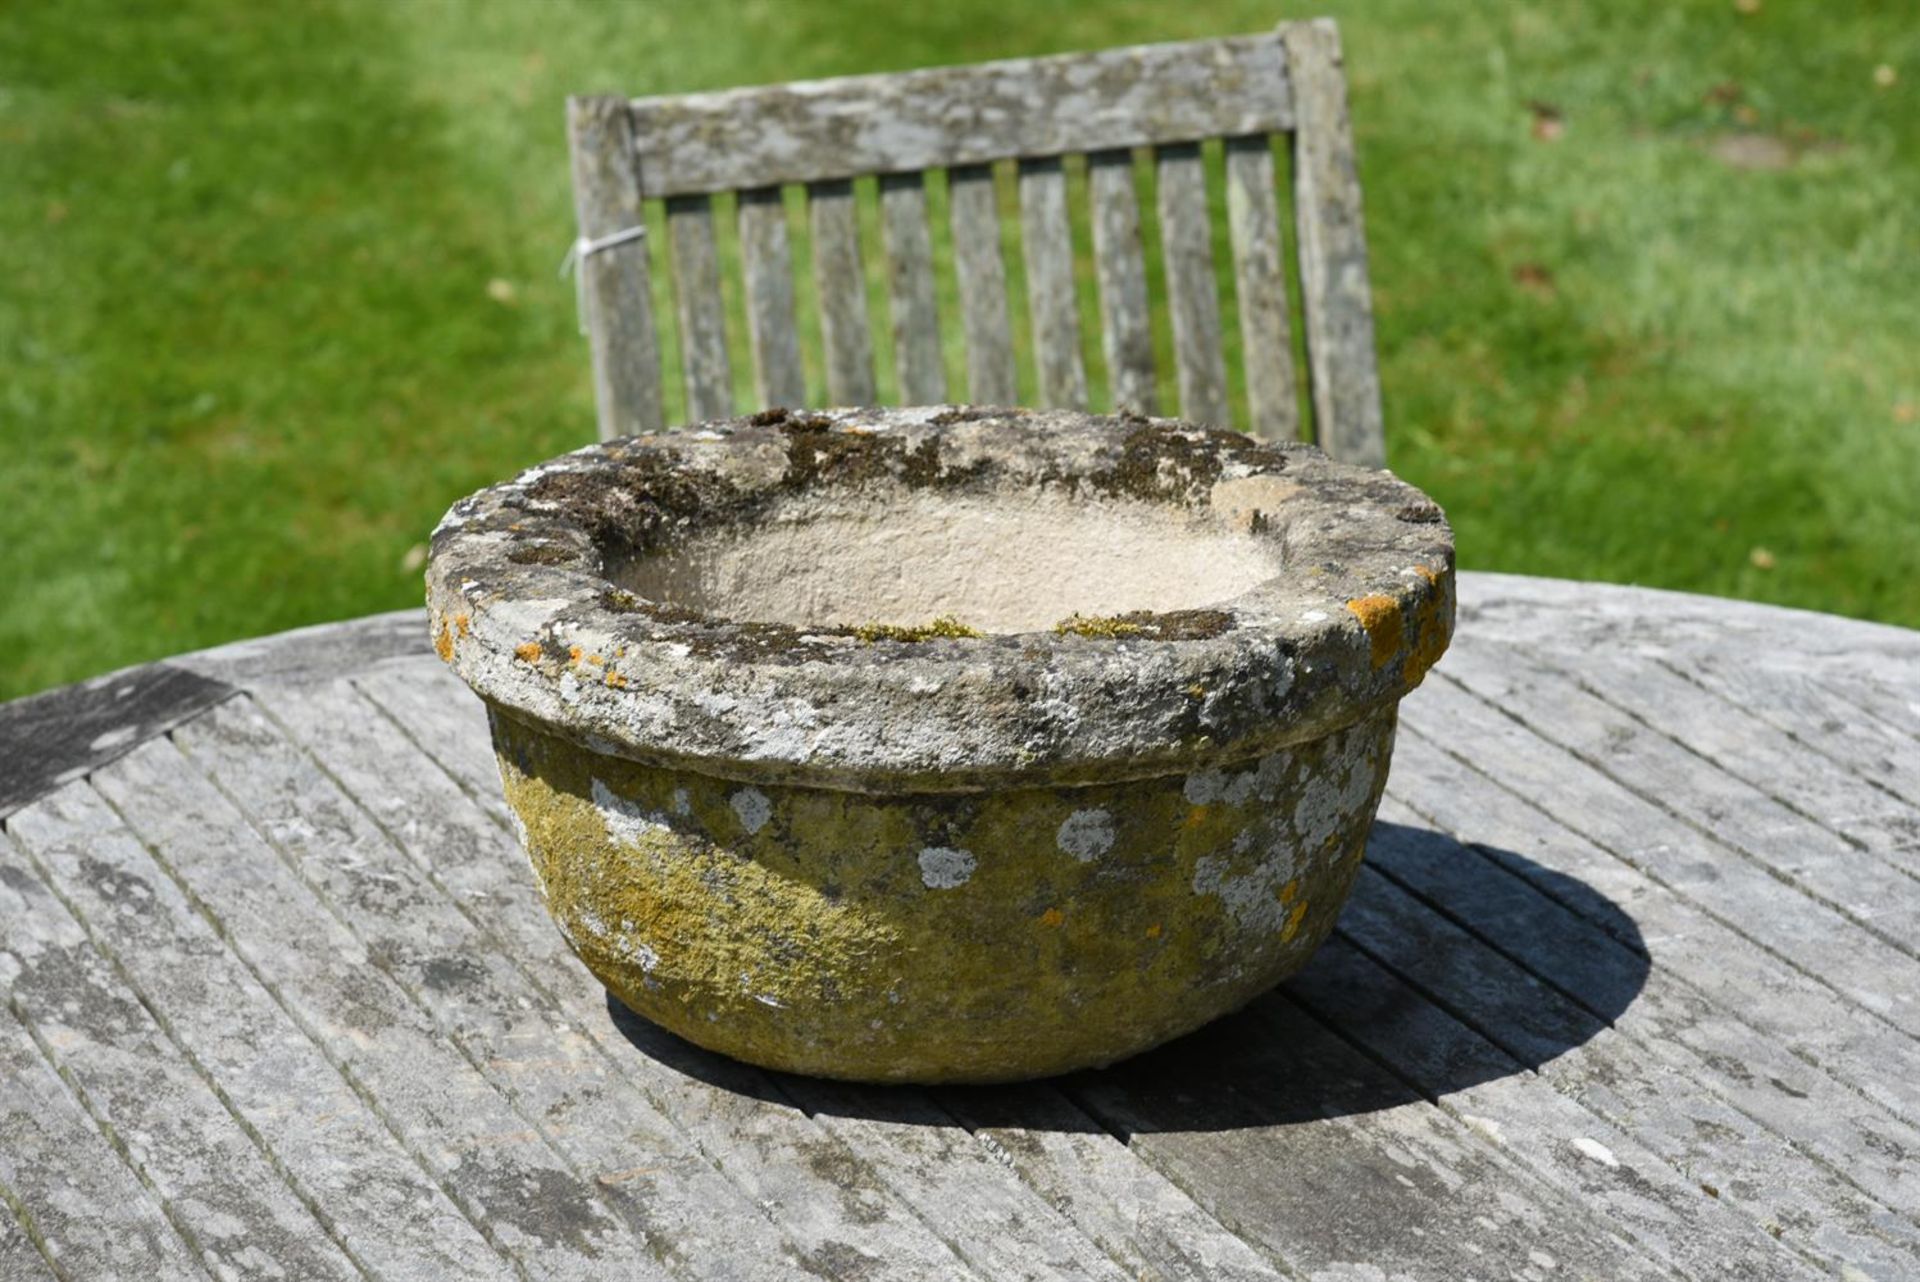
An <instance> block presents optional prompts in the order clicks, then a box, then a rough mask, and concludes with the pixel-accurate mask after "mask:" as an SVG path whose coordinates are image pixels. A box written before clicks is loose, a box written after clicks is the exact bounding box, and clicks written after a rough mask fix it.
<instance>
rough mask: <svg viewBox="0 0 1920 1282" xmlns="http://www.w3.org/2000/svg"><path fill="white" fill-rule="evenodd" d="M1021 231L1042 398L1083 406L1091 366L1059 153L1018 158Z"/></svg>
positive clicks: (1048, 403) (1055, 404)
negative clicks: (1083, 347) (1083, 343)
mask: <svg viewBox="0 0 1920 1282" xmlns="http://www.w3.org/2000/svg"><path fill="white" fill-rule="evenodd" d="M1020 235H1021V241H1022V246H1023V248H1024V250H1025V253H1026V263H1027V306H1028V308H1029V309H1030V311H1031V313H1032V316H1033V346H1034V356H1035V363H1036V364H1037V365H1038V367H1039V370H1040V400H1041V403H1042V405H1044V406H1045V407H1047V408H1049V409H1075V410H1082V409H1085V408H1086V407H1087V366H1086V361H1085V359H1084V358H1083V357H1082V356H1081V354H1080V308H1079V303H1078V300H1077V299H1076V298H1075V295H1074V288H1073V233H1072V229H1071V228H1070V227H1069V225H1068V223H1067V174H1066V169H1065V168H1064V167H1063V166H1062V165H1061V163H1060V161H1059V160H1058V159H1057V158H1048V159H1040V160H1023V161H1021V162H1020Z"/></svg>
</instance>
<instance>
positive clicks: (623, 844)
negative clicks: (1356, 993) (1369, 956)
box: [427, 408, 1454, 1082]
mask: <svg viewBox="0 0 1920 1282" xmlns="http://www.w3.org/2000/svg"><path fill="white" fill-rule="evenodd" d="M427 577H428V587H429V601H430V604H431V606H432V614H433V636H434V643H435V646H436V647H437V648H438V650H439V653H440V655H441V657H442V658H444V659H445V660H446V661H447V662H448V663H450V664H451V665H452V666H453V668H454V670H455V671H456V672H458V673H459V674H460V676H461V677H462V678H463V679H465V680H466V682H467V683H468V684H469V685H471V686H472V687H473V688H474V690H476V691H477V692H478V693H479V694H480V696H481V698H482V699H484V700H485V701H486V703H487V706H488V708H489V709H490V711H491V715H492V725H493V737H494V744H495V748H496V751H497V753H498V756H499V759H500V769H501V774H502V777H503V779H504V781H505V787H506V794H507V800H508V802H509V804H510V806H511V808H512V812H513V813H514V814H515V815H516V816H517V817H518V821H519V825H520V827H521V829H522V836H523V840H524V844H525V846H526V849H527V853H528V856H529V858H530V860H531V863H532V865H533V870H534V874H535V877H536V879H537V880H538V882H539V885H540V889H541V892H542V893H543V894H544V895H545V897H546V901H547V905H548V907H549V909H550V910H551V911H552V913H553V916H554V918H555V920H556V921H557V922H558V923H559V925H560V928H561V930H562V931H563V932H565V935H566V937H567V939H568V941H569V942H570V943H571V944H572V946H573V948H574V950H575V952H576V953H578V954H579V956H580V958H581V960H582V961H584V962H585V963H586V964H587V966H588V968H589V969H591V970H592V971H593V973H594V974H595V975H597V976H598V977H599V978H600V979H601V980H602V981H603V982H604V983H605V984H606V985H607V987H608V988H610V989H611V990H612V991H613V992H614V993H615V994H616V995H618V997H619V998H620V999H621V1000H622V1001H623V1002H625V1003H626V1004H627V1005H628V1006H630V1007H632V1008H633V1010H635V1011H636V1012H638V1013H639V1014H641V1015H643V1016H645V1017H646V1018H647V1019H650V1020H653V1021H654V1022H656V1023H658V1024H661V1025H663V1026H665V1027H666V1028H668V1029H670V1030H672V1031H673V1032H675V1033H678V1034H679V1035H681V1036H682V1037H685V1038H687V1039H688V1040H689V1041H692V1042H696V1043H698V1044H699V1045H701V1046H705V1047H708V1048H711V1049H713V1050H717V1051H721V1052H724V1053H726V1054H728V1055H733V1056H737V1057H738V1058H740V1059H744V1060H749V1061H751V1062H753V1063H756V1064H761V1065H765V1066H767V1067H770V1068H777V1069H785V1070H789V1071H793V1072H799V1073H810V1074H818V1075H822V1076H828V1077H842V1078H852V1079H860V1080H869V1081H910V1082H960V1081H970V1082H985V1081H1004V1080H1009V1079H1015V1078H1026V1077H1035V1076H1041V1075H1045V1074H1051V1073H1058V1072H1063V1071H1066V1070H1069V1069H1074V1068H1079V1067H1083V1066H1087V1065H1098V1064H1105V1063H1108V1062H1111V1061H1113V1060H1116V1059H1119V1058H1121V1057H1123V1056H1126V1055H1131V1054H1133V1053H1135V1052H1137V1051H1141V1050H1145V1049H1146V1048H1148V1047H1150V1046H1154V1045H1157V1044H1158V1043H1161V1042H1164V1041H1166V1040H1167V1039H1169V1038H1172V1037H1176V1036H1178V1035H1180V1034H1181V1033H1184V1032H1187V1031H1188V1030H1190V1029H1193V1028H1195V1027H1198V1026H1199V1025H1200V1024H1202V1023H1205V1022H1206V1021H1208V1020H1210V1019H1213V1018H1214V1017H1216V1016H1218V1015H1221V1014H1223V1013H1225V1012H1227V1011H1231V1010H1233V1009H1235V1008H1236V1007H1238V1006H1240V1005H1242V1004H1243V1003H1245V1002H1247V1001H1248V1000H1250V999H1251V998H1253V997H1254V996H1256V995H1257V994H1259V993H1261V992H1263V991H1265V990H1266V989H1268V988H1270V987H1272V986H1273V985H1274V984H1275V983H1277V982H1278V981H1280V980H1281V979H1284V978H1285V977H1286V976H1288V975H1290V974H1292V973H1293V972H1294V971H1295V970H1297V969H1298V968H1299V967H1300V966H1301V965H1302V964H1303V963H1304V962H1305V961H1306V960H1307V958H1308V956H1309V955H1310V954H1311V953H1312V952H1313V950H1314V948H1315V946H1316V945H1318V944H1319V942H1320V941H1321V940H1322V939H1323V938H1324V937H1325V936H1326V934H1327V932H1328V931H1329V930H1330V929H1331V928H1332V926H1333V923H1334V919H1335V917H1336V916H1337V915H1338V913H1339V911H1340V907H1341V904H1342V902H1343V901H1344V900H1345V899H1346V896H1347V894H1348V891H1349V889H1350V887H1351V885H1352V882H1353V878H1354V874H1355V871H1356V869H1357V867H1358V864H1359V861H1360V858H1361V854H1362V851H1363V849H1364V847H1365V844H1366V834H1367V829H1368V826H1369V824H1370V823H1371V821H1372V817H1373V813H1374V808H1375V806H1376V805H1377V803H1378V800H1379V797H1380V790H1381V787H1382V785H1383V783H1384V782H1385V779H1386V773H1387V761H1388V756H1389V753H1390V751H1391V748H1392V743H1393V730H1394V715H1395V710H1396V706H1397V704H1398V701H1399V699H1400V697H1401V696H1402V695H1404V694H1405V693H1406V692H1407V691H1408V690H1409V689H1411V688H1412V687H1413V686H1414V685H1416V684H1418V682H1419V681H1420V679H1421V677H1422V675H1423V674H1424V673H1425V672H1426V670H1427V668H1428V666H1429V665H1431V664H1432V663H1433V662H1434V660H1435V659H1437V658H1438V657H1439V656H1440V653H1441V652H1442V651H1443V650H1444V649H1445V648H1446V644H1447V640H1448V637H1449V635H1450V633H1451V628H1452V621H1453V602H1454V595H1453V546H1452V535H1451V532H1450V531H1449V529H1448V527H1447V525H1446V523H1445V521H1444V519H1443V517H1442V516H1441V513H1440V510H1439V509H1438V508H1437V507H1436V506H1435V505H1434V504H1433V503H1432V502H1430V501H1429V500H1428V499H1427V498H1426V497H1425V496H1423V495H1422V494H1421V493H1420V492H1419V491H1417V490H1415V489H1413V488H1412V487H1410V486H1408V485H1406V484H1405V483H1403V482H1401V481H1399V480H1397V479H1395V478H1394V477H1393V476H1392V475H1390V474H1389V473H1386V472H1375V471H1369V470H1366V469H1363V468H1359V467H1353V466H1348V465H1344V464H1339V463H1334V462H1332V461H1330V460H1328V459H1327V458H1326V457H1325V456H1324V455H1322V454H1321V453H1320V452H1319V451H1318V450H1316V449H1313V448H1311V447H1309V446H1303V445H1280V446H1272V445H1261V444H1258V443H1256V442H1254V441H1252V440H1250V439H1248V438H1246V437H1244V436H1240V435H1237V434H1235V433H1231V432H1225V431H1219V430H1214V429H1206V428H1199V427H1194V426H1191V425H1187V424H1182V423H1178V422H1172V421H1167V420H1149V419H1144V418H1138V417H1128V416H1122V417H1114V418H1095V417H1089V416H1086V415H1080V414H1073V413H1066V412H1044V413H1042V412H1023V411H1014V410H969V409H951V408H949V409H938V410H935V409H917V410H892V411H883V410H844V411H835V412H832V413H828V414H804V415H803V414H789V413H786V412H782V411H774V412H770V413H767V414H761V415H756V416H754V417H752V418H746V419H735V420H731V421H728V422H719V423H711V424H708V425H705V426H703V427H700V428H697V429H692V430H686V431H681V432H676V433H670V434H666V435H660V436H643V437H635V438H630V439H626V440H618V441H612V442H608V443H606V444H602V445H595V446H591V447H589V448H587V449H583V450H578V451H576V452H574V453H572V454H568V455H565V456H563V457H561V458H559V459H556V460H554V461H552V462H549V463H545V464H542V465H541V466H539V467H535V468H532V469H530V470H529V471H526V472H524V473H522V474H521V475H520V476H518V477H516V478H515V479H513V480H512V481H509V482H507V483H505V484H503V485H497V486H494V487H492V488H491V489H487V490H483V491H481V492H480V493H478V494H476V495H474V496H473V497H471V498H468V499H463V500H462V501H461V502H459V503H457V504H455V505H454V507H453V509H452V511H451V512H449V513H448V515H447V517H446V519H445V520H444V521H443V522H442V523H441V525H440V528H439V529H438V530H437V531H436V532H435V534H434V538H433V549H432V559H431V562H430V566H429V570H428V576H427Z"/></svg>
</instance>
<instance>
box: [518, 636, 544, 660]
mask: <svg viewBox="0 0 1920 1282" xmlns="http://www.w3.org/2000/svg"><path fill="white" fill-rule="evenodd" d="M513 655H514V657H515V658H516V659H518V660H520V662H522V663H538V662H540V643H539V642H538V641H523V642H522V643H520V644H519V645H517V646H515V647H513Z"/></svg>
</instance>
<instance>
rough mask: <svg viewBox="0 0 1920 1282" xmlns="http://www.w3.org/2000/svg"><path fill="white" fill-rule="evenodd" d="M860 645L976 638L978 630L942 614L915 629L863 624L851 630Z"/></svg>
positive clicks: (882, 624) (893, 625) (890, 625)
mask: <svg viewBox="0 0 1920 1282" xmlns="http://www.w3.org/2000/svg"><path fill="white" fill-rule="evenodd" d="M853 635H854V636H856V637H858V638H860V642H861V644H862V645H872V644H873V643H874V642H875V641H934V640H938V639H941V638H957V637H977V636H979V635H980V630H979V629H978V628H970V627H968V626H967V625H966V624H964V623H962V622H960V620H958V619H956V618H954V617H953V616H952V615H950V614H943V615H941V616H940V617H939V618H937V619H934V620H933V621H932V622H930V623H922V624H920V625H918V626H917V627H902V626H900V625H898V624H893V623H863V624H861V625H860V626H859V627H857V628H855V629H854V630H853Z"/></svg>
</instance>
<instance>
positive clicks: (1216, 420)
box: [1154, 143, 1229, 427]
mask: <svg viewBox="0 0 1920 1282" xmlns="http://www.w3.org/2000/svg"><path fill="white" fill-rule="evenodd" d="M1154 160H1155V165H1156V168H1157V170H1158V174H1159V183H1158V185H1159V204H1160V246H1161V260H1162V262H1163V263H1164V265H1165V267H1166V273H1167V302H1168V310H1169V311H1170V312H1171V313H1172V316H1173V359H1174V368H1175V369H1176V370H1177V371H1178V372H1179V376H1180V416H1181V417H1182V418H1186V419H1191V420H1193V421H1194V422H1196V423H1211V424H1214V425H1216V426H1219V427H1226V426H1228V425H1229V422H1228V411H1227V365H1226V358H1225V356H1224V355H1223V354H1222V352H1221V349H1220V291H1219V286H1218V285H1216V284H1215V282H1214V278H1213V227H1212V224H1211V222H1210V220H1209V219H1208V216H1207V171H1206V166H1205V164H1204V163H1203V162H1202V160H1201V157H1200V146H1199V144H1198V143H1180V144H1178V145H1176V146H1172V147H1161V148H1160V149H1159V150H1158V151H1157V152H1156V153H1155V156H1154Z"/></svg>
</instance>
